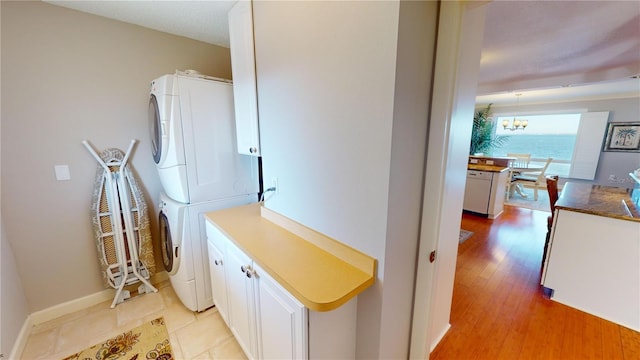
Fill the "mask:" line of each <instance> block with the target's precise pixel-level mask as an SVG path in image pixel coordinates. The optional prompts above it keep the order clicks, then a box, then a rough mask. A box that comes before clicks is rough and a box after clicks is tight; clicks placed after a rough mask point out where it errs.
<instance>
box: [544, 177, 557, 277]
mask: <svg viewBox="0 0 640 360" xmlns="http://www.w3.org/2000/svg"><path fill="white" fill-rule="evenodd" d="M546 183H547V192H548V193H549V209H550V210H551V215H549V216H547V237H546V239H545V241H544V251H543V252H542V264H544V261H545V259H546V257H547V247H548V246H549V239H551V227H552V226H553V217H554V216H555V212H556V201H558V175H550V176H547V177H546Z"/></svg>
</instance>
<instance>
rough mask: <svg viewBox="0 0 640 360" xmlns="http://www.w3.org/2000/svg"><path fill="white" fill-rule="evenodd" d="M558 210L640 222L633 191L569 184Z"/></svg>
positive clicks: (561, 194)
mask: <svg viewBox="0 0 640 360" xmlns="http://www.w3.org/2000/svg"><path fill="white" fill-rule="evenodd" d="M556 208H558V209H563V210H569V211H575V212H581V213H585V214H592V215H598V216H605V217H610V218H616V219H621V220H629V221H636V222H640V209H638V207H637V206H636V205H635V204H634V203H633V201H632V200H631V189H627V188H620V187H613V186H603V185H592V184H585V183H573V182H567V183H565V184H564V186H563V187H562V191H561V193H560V198H559V199H558V201H557V202H556Z"/></svg>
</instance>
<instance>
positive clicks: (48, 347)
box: [22, 327, 60, 359]
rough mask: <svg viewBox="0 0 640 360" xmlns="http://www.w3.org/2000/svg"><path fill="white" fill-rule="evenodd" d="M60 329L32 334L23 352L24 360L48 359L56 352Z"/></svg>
mask: <svg viewBox="0 0 640 360" xmlns="http://www.w3.org/2000/svg"><path fill="white" fill-rule="evenodd" d="M59 331H60V329H59V328H57V327H56V328H52V329H48V330H43V331H40V332H38V333H35V334H32V335H31V336H29V338H28V339H27V343H26V345H25V347H24V351H23V352H22V359H46V356H47V355H51V353H53V352H54V351H55V347H56V339H57V338H58V332H59Z"/></svg>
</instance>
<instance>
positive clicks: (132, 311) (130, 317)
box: [116, 292, 165, 326]
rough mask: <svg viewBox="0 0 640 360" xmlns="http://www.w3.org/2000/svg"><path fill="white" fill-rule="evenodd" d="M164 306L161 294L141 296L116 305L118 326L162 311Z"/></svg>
mask: <svg viewBox="0 0 640 360" xmlns="http://www.w3.org/2000/svg"><path fill="white" fill-rule="evenodd" d="M164 308H165V304H164V300H163V296H162V294H161V293H159V292H157V293H149V294H141V295H138V296H136V297H134V298H131V299H129V300H126V301H125V302H123V303H121V304H118V305H116V311H117V314H118V326H126V324H128V323H131V322H133V321H135V320H140V319H142V318H144V317H145V316H147V315H150V314H153V313H156V312H159V311H162V310H164Z"/></svg>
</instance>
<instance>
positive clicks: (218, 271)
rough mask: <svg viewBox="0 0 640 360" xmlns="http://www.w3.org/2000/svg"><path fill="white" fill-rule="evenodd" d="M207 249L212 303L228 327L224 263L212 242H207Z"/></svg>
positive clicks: (220, 253) (222, 257)
mask: <svg viewBox="0 0 640 360" xmlns="http://www.w3.org/2000/svg"><path fill="white" fill-rule="evenodd" d="M207 247H208V249H209V267H210V273H211V292H212V293H213V303H214V304H216V307H217V308H218V313H220V316H222V319H223V320H224V322H226V323H227V325H229V308H228V305H227V281H226V279H225V274H224V266H225V265H226V261H225V258H224V256H223V255H222V251H220V249H219V248H218V246H216V245H215V244H214V243H213V242H212V241H208V242H207Z"/></svg>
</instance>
